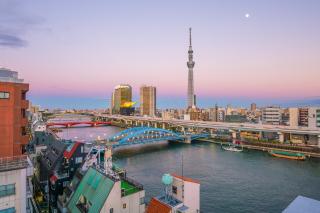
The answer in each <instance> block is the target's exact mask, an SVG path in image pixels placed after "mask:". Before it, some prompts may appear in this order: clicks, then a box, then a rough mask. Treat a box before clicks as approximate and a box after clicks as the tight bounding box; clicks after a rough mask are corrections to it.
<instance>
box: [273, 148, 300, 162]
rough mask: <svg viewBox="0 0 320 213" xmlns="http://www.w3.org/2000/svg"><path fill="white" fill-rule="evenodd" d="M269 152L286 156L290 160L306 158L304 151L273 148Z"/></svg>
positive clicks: (282, 156)
mask: <svg viewBox="0 0 320 213" xmlns="http://www.w3.org/2000/svg"><path fill="white" fill-rule="evenodd" d="M269 154H270V155H272V156H275V157H278V158H286V159H290V160H305V159H306V155H305V154H303V153H297V152H287V151H279V150H271V151H269Z"/></svg>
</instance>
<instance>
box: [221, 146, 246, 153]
mask: <svg viewBox="0 0 320 213" xmlns="http://www.w3.org/2000/svg"><path fill="white" fill-rule="evenodd" d="M222 149H224V150H227V151H231V152H242V151H243V149H239V148H237V147H233V146H229V147H222Z"/></svg>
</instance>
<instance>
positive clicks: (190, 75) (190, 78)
mask: <svg viewBox="0 0 320 213" xmlns="http://www.w3.org/2000/svg"><path fill="white" fill-rule="evenodd" d="M189 34H190V35H189V36H190V38H189V39H190V44H189V50H188V55H189V61H188V62H187V66H188V69H189V71H188V108H192V107H195V106H196V100H195V95H194V88H193V67H194V64H195V63H194V61H193V50H192V43H191V28H189Z"/></svg>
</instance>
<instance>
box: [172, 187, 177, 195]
mask: <svg viewBox="0 0 320 213" xmlns="http://www.w3.org/2000/svg"><path fill="white" fill-rule="evenodd" d="M172 193H173V194H177V187H176V186H172Z"/></svg>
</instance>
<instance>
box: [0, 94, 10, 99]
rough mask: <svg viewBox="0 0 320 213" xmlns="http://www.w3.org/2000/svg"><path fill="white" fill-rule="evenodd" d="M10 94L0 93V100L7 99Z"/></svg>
mask: <svg viewBox="0 0 320 213" xmlns="http://www.w3.org/2000/svg"><path fill="white" fill-rule="evenodd" d="M9 98H10V93H8V92H0V99H9Z"/></svg>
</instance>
